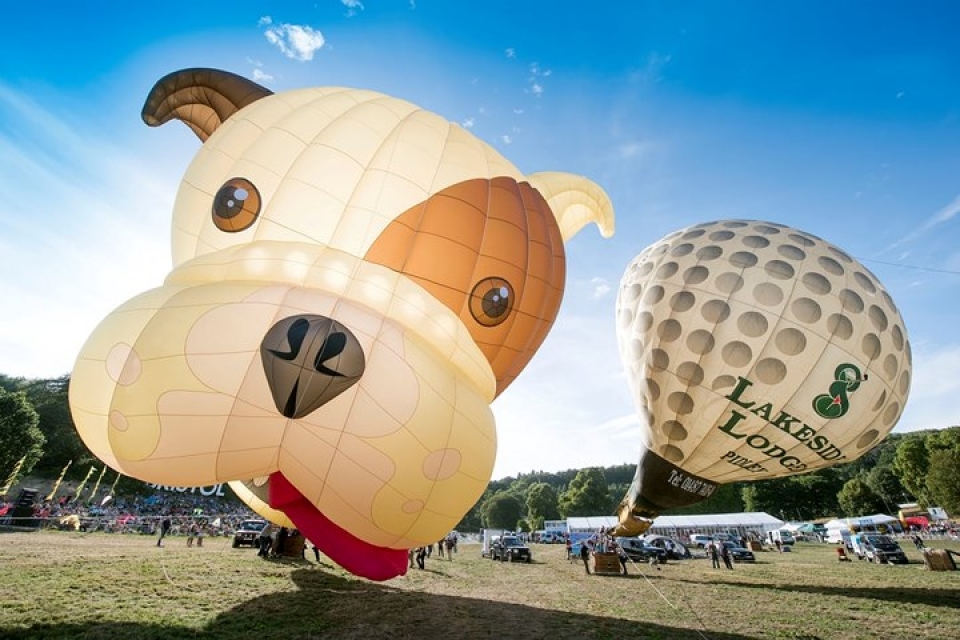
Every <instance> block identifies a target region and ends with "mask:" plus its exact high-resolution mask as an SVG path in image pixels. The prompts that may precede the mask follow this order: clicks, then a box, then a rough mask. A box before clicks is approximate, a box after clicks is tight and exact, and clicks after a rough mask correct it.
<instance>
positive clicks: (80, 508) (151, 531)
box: [0, 490, 258, 536]
mask: <svg viewBox="0 0 960 640" xmlns="http://www.w3.org/2000/svg"><path fill="white" fill-rule="evenodd" d="M14 506H15V496H3V497H0V524H7V525H12V526H25V527H31V528H56V529H62V530H76V531H84V532H92V531H102V532H107V533H127V534H131V533H132V534H142V535H155V534H156V533H157V532H158V531H159V528H160V523H161V522H162V520H163V519H164V518H169V519H170V520H171V525H172V526H171V529H170V533H169V535H187V534H188V532H189V531H190V529H191V528H193V525H197V527H199V528H200V529H201V531H202V532H203V534H204V535H207V536H218V535H227V536H229V535H233V532H234V531H235V530H236V528H237V527H238V526H239V524H240V523H241V522H242V521H243V520H247V519H250V518H254V517H258V516H256V514H255V513H254V512H253V511H252V510H250V508H249V507H247V506H246V505H245V504H243V503H242V502H240V500H239V499H237V498H235V497H233V496H232V495H231V496H204V495H200V494H195V493H179V492H176V491H171V492H168V491H160V490H157V491H156V492H154V493H151V494H149V495H139V496H117V497H112V496H111V497H109V498H107V497H104V498H98V499H96V500H92V501H88V500H82V501H78V500H76V499H75V498H74V496H72V495H64V496H60V497H57V498H55V499H54V500H50V501H43V502H37V503H35V504H34V505H33V509H32V514H30V515H29V516H28V515H25V514H23V515H19V517H14V515H13V514H14V511H15V509H14Z"/></svg>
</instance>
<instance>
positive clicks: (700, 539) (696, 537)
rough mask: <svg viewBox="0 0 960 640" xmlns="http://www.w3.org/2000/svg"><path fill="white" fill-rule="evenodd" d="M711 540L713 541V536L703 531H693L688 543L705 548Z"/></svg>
mask: <svg viewBox="0 0 960 640" xmlns="http://www.w3.org/2000/svg"><path fill="white" fill-rule="evenodd" d="M711 542H713V538H712V537H711V536H708V535H706V534H703V533H695V534H693V535H692V536H690V544H691V545H693V546H694V547H698V548H700V549H705V548H706V547H707V545H708V544H710V543H711Z"/></svg>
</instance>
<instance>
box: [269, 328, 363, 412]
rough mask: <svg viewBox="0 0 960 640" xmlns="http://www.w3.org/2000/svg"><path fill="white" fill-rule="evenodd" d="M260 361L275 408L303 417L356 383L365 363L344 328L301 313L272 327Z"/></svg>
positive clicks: (357, 343) (354, 337)
mask: <svg viewBox="0 0 960 640" xmlns="http://www.w3.org/2000/svg"><path fill="white" fill-rule="evenodd" d="M260 359H261V361H262V362H263V371H264V373H265V374H266V376H267V383H268V384H269V385H270V392H271V394H272V395H273V402H274V404H276V406H277V410H278V411H279V412H280V413H282V414H283V415H284V416H286V417H288V418H302V417H303V416H305V415H307V414H309V413H310V412H312V411H314V410H316V409H318V408H320V407H322V406H323V405H325V404H326V403H328V402H330V401H331V400H333V399H334V398H336V397H337V396H338V395H340V394H341V393H343V392H344V391H346V390H347V389H349V388H350V387H352V386H353V385H354V384H356V382H357V380H359V379H360V376H362V375H363V370H364V367H365V365H366V360H365V358H364V354H363V348H362V347H361V346H360V342H359V341H358V340H357V338H356V336H354V335H353V333H351V332H350V330H349V329H347V328H346V327H345V326H343V325H342V324H340V323H339V322H337V321H336V320H332V319H330V318H327V317H325V316H320V315H310V314H303V315H297V316H291V317H289V318H284V319H283V320H281V321H280V322H278V323H276V324H275V325H273V327H271V328H270V330H269V331H267V334H266V335H265V336H264V338H263V342H261V343H260Z"/></svg>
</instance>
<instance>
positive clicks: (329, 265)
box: [70, 69, 613, 580]
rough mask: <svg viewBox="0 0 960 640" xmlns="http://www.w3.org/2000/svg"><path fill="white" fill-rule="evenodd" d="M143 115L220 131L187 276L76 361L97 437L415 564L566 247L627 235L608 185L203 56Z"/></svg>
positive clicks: (554, 307) (475, 465) (172, 281)
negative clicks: (209, 62)
mask: <svg viewBox="0 0 960 640" xmlns="http://www.w3.org/2000/svg"><path fill="white" fill-rule="evenodd" d="M143 119H144V121H145V122H146V123H147V124H149V125H151V126H156V125H160V124H163V123H165V122H167V121H169V120H171V119H177V120H180V121H182V122H183V123H185V124H186V125H187V126H189V127H190V129H192V130H193V131H194V132H195V133H196V134H197V136H198V137H199V138H200V139H201V141H203V144H202V146H201V148H200V151H199V152H198V153H197V156H196V158H195V159H194V160H193V162H192V163H191V165H190V167H189V169H188V170H187V172H186V175H185V176H184V178H183V181H182V183H181V186H180V191H179V193H178V195H177V199H176V203H175V205H174V212H173V231H172V235H173V269H172V271H171V272H170V274H169V275H168V276H167V278H166V280H165V282H164V283H163V285H162V286H160V287H159V288H157V289H153V290H151V291H148V292H146V293H144V294H142V295H140V296H138V297H136V298H134V299H132V300H130V301H128V302H127V303H125V304H124V305H122V306H121V307H119V308H118V309H116V310H115V311H114V312H112V313H111V314H110V315H109V316H107V318H106V319H105V320H103V322H102V323H101V324H100V325H99V326H98V327H97V328H96V330H95V331H94V332H93V334H92V335H91V337H90V338H89V339H88V341H87V342H86V344H85V345H84V347H83V349H82V351H81V353H80V355H79V357H78V359H77V362H76V366H75V368H74V372H73V377H72V381H71V386H70V403H71V408H72V412H73V416H74V420H75V422H76V425H77V429H78V430H79V432H80V434H81V436H82V438H83V440H84V442H85V443H86V444H87V446H88V447H89V448H90V449H91V450H92V451H93V452H94V453H95V454H96V455H97V456H98V457H99V458H100V459H102V460H103V461H104V462H106V463H107V464H109V465H110V466H111V467H113V468H114V469H116V470H118V471H120V472H122V473H124V474H127V475H130V476H133V477H136V478H140V479H143V480H146V481H149V482H155V483H159V484H164V485H177V486H198V485H208V484H212V483H217V482H227V481H229V482H233V483H234V485H233V486H235V487H236V488H237V489H238V492H239V493H240V495H241V496H242V497H243V498H244V499H245V500H246V501H247V502H248V503H249V504H251V505H253V506H255V507H257V508H258V510H261V513H264V511H267V510H269V515H271V516H272V517H273V519H275V520H276V519H278V518H280V519H289V521H290V523H291V524H292V525H293V526H296V527H297V528H298V529H299V530H300V531H301V532H302V533H303V534H304V535H305V536H306V537H307V538H308V539H309V540H310V541H312V542H313V543H314V544H316V545H317V547H319V548H320V549H321V550H323V551H324V552H325V553H326V554H328V555H329V556H330V557H331V558H332V559H333V560H335V561H336V562H338V563H339V564H340V565H341V566H343V567H344V568H346V569H347V570H349V571H351V572H353V573H355V574H358V575H361V576H365V577H367V578H370V579H374V580H385V579H389V578H391V577H394V576H397V575H401V574H403V573H404V572H405V571H406V568H407V551H406V550H407V549H409V548H412V547H416V546H420V545H424V544H429V543H431V542H433V541H436V540H438V539H440V538H441V537H442V536H443V535H444V534H446V533H447V532H448V531H449V530H450V529H451V528H452V527H454V526H455V525H456V523H457V522H459V520H460V519H461V518H462V516H463V515H464V514H465V513H466V512H467V510H468V509H469V508H470V507H471V506H472V505H473V504H474V503H475V502H476V500H477V499H478V498H479V497H480V496H481V494H482V493H483V490H484V488H485V487H486V485H487V483H488V482H489V480H490V476H491V473H492V469H493V463H494V457H495V452H496V432H495V425H494V419H493V415H492V412H491V410H490V403H491V402H492V401H493V400H494V398H496V397H497V395H498V394H499V393H501V392H502V391H503V390H504V389H505V388H506V387H507V386H508V385H509V384H510V383H511V382H512V381H513V380H514V379H515V378H516V377H517V376H518V375H519V374H520V372H521V371H522V369H523V368H524V366H526V364H527V363H528V362H529V361H530V359H531V358H532V357H533V355H534V353H535V352H536V351H537V349H538V347H539V346H540V344H541V343H542V342H543V340H544V338H545V337H546V334H547V332H548V331H549V329H550V327H551V325H552V323H553V321H554V319H555V318H556V315H557V312H558V309H559V305H560V301H561V298H562V294H563V289H564V278H565V257H564V247H563V242H564V240H566V239H568V238H569V237H571V236H572V235H574V234H575V233H576V232H577V231H578V230H579V229H581V228H582V227H583V226H584V225H586V224H588V223H589V222H595V223H596V224H597V225H598V226H599V228H600V229H601V231H602V233H603V234H604V235H605V236H609V235H610V234H612V232H613V211H612V207H611V205H610V202H609V199H608V198H607V196H606V194H605V193H604V192H603V190H602V189H601V188H599V187H598V186H597V185H596V184H594V183H593V182H591V181H589V180H587V179H585V178H583V177H579V176H575V175H570V174H564V173H538V174H533V175H528V176H525V175H523V174H522V173H521V172H520V171H518V170H517V169H516V168H515V167H514V166H513V165H512V164H510V163H509V162H508V161H507V160H505V159H504V158H503V157H502V156H501V155H500V154H499V153H498V152H497V151H495V150H494V149H493V148H491V147H490V146H489V145H487V144H485V143H484V142H482V141H481V140H479V139H478V138H476V137H475V136H473V135H472V134H470V133H468V132H467V131H465V130H464V129H462V128H461V127H459V126H457V125H456V124H452V123H450V122H448V121H446V120H444V119H443V118H441V117H439V116H437V115H435V114H433V113H430V112H428V111H425V110H423V109H420V108H418V107H417V106H415V105H413V104H410V103H409V102H405V101H403V100H399V99H396V98H392V97H389V96H386V95H382V94H379V93H375V92H372V91H362V90H355V89H346V88H331V87H326V88H314V89H303V90H297V91H288V92H283V93H278V94H273V93H272V92H271V91H269V90H267V89H265V88H264V87H261V86H259V85H257V84H255V83H253V82H251V81H249V80H246V79H244V78H242V77H240V76H236V75H233V74H230V73H227V72H224V71H218V70H213V69H188V70H183V71H178V72H175V73H172V74H170V75H168V76H166V77H164V78H163V79H161V80H160V81H159V82H158V83H157V84H156V85H155V86H154V88H153V90H152V91H151V92H150V94H149V96H148V98H147V101H146V104H145V106H144V109H143ZM238 482H242V483H243V484H237V483H238Z"/></svg>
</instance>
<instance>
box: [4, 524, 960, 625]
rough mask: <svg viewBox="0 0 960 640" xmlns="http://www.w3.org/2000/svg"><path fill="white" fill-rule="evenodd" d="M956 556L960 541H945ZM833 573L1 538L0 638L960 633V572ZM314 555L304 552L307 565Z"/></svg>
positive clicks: (796, 559)
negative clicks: (353, 564)
mask: <svg viewBox="0 0 960 640" xmlns="http://www.w3.org/2000/svg"><path fill="white" fill-rule="evenodd" d="M946 546H947V547H948V548H952V549H954V550H955V551H958V552H960V544H958V543H952V544H948V545H946ZM906 550H907V552H908V555H909V556H911V560H912V562H911V564H909V565H906V566H888V565H873V564H869V563H866V562H857V561H854V562H848V563H839V562H837V560H836V556H835V553H834V551H833V548H832V547H831V546H829V545H817V544H813V543H810V544H802V543H801V544H799V545H797V546H796V547H795V550H794V551H793V552H792V553H784V554H778V553H776V552H764V553H759V554H758V562H757V563H756V564H754V565H739V564H738V565H736V566H735V569H734V570H733V571H727V570H717V569H711V568H710V562H709V561H708V560H705V559H694V560H687V561H683V562H671V563H669V564H667V565H666V566H663V567H661V569H660V570H659V571H658V570H656V569H652V568H651V567H648V566H632V567H631V575H629V576H627V577H619V576H610V577H606V576H593V575H591V576H587V575H586V574H585V573H584V571H583V566H582V565H581V564H579V563H569V562H567V561H566V560H565V559H564V557H563V554H564V550H563V547H562V546H561V545H548V546H542V545H534V546H533V551H534V563H533V564H530V565H526V564H510V563H499V562H492V561H490V560H487V559H482V558H481V557H480V547H479V545H477V544H463V545H461V550H460V553H458V554H457V555H456V556H455V558H454V560H452V561H447V560H443V559H438V558H437V557H436V556H434V557H433V558H431V559H429V560H428V561H427V569H426V570H424V571H420V570H417V569H412V570H410V572H409V573H408V574H407V575H406V576H403V577H401V578H396V579H394V580H391V581H388V582H386V583H373V582H369V581H366V580H362V579H359V578H356V577H354V576H351V575H349V574H347V573H346V572H344V571H343V570H342V569H340V568H339V567H337V566H335V565H333V564H331V563H329V562H328V561H324V560H322V561H321V562H320V563H316V562H313V560H312V559H311V560H309V561H293V560H283V561H281V560H269V561H266V560H262V559H259V558H257V557H256V553H255V552H254V551H252V550H251V549H232V548H231V547H230V541H229V540H228V539H223V538H219V539H218V538H213V539H209V538H208V539H207V540H206V543H205V545H204V546H203V547H202V548H187V547H186V544H185V542H184V540H183V539H182V538H181V539H176V538H174V539H172V540H169V542H168V543H167V544H166V546H165V547H163V548H158V547H156V546H155V540H154V539H153V538H151V537H141V536H124V535H107V534H96V533H95V534H90V535H87V534H78V533H61V532H38V533H4V534H0V567H2V568H3V577H2V579H0V638H11V639H12V638H17V639H22V640H28V639H38V640H39V639H43V640H46V639H48V638H117V639H121V638H122V639H129V638H135V639H141V638H142V639H146V640H153V639H156V640H160V639H167V638H204V639H211V640H213V639H216V640H219V639H221V638H222V639H229V640H241V639H244V638H258V639H260V640H268V639H272V638H282V639H283V640H294V639H298V638H363V639H365V640H369V639H375V638H462V639H473V638H524V639H531V638H554V639H555V638H663V639H674V638H678V639H687V638H711V639H714V640H733V639H737V638H791V639H794V640H800V639H814V638H822V639H825V640H826V639H832V638H892V637H908V638H911V639H914V638H937V639H941V638H955V637H958V635H960V632H958V630H960V572H931V571H926V570H925V569H924V567H923V565H922V564H921V562H920V556H919V553H917V552H915V551H914V550H913V548H912V547H910V548H909V549H906ZM308 556H309V554H308Z"/></svg>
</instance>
